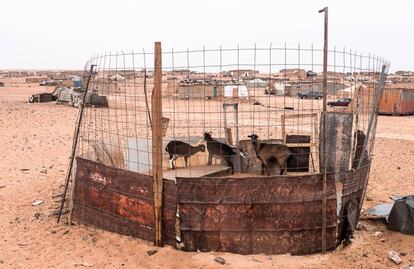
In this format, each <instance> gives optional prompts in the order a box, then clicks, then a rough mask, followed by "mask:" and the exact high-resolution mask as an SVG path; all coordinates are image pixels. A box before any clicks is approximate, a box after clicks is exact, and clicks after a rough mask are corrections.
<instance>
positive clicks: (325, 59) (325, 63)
mask: <svg viewBox="0 0 414 269" xmlns="http://www.w3.org/2000/svg"><path fill="white" fill-rule="evenodd" d="M322 12H325V27H324V44H323V85H322V86H323V125H322V134H323V140H322V150H323V151H322V152H323V159H322V173H323V179H322V196H323V197H322V253H325V252H326V192H327V191H326V185H327V175H326V172H327V171H326V169H327V163H328V151H327V148H326V141H327V140H328V132H327V125H328V115H327V112H326V99H327V94H328V93H327V88H328V87H327V86H328V84H327V71H328V7H325V8H324V9H321V10H319V13H322Z"/></svg>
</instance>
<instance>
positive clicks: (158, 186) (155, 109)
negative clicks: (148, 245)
mask: <svg viewBox="0 0 414 269" xmlns="http://www.w3.org/2000/svg"><path fill="white" fill-rule="evenodd" d="M154 50H155V54H154V90H153V92H152V98H151V106H152V178H153V191H154V215H155V241H154V244H155V245H156V246H162V245H163V244H162V187H163V186H162V126H161V117H162V99H161V92H162V62H161V59H162V53H161V42H155V46H154Z"/></svg>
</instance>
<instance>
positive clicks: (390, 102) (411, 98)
mask: <svg viewBox="0 0 414 269" xmlns="http://www.w3.org/2000/svg"><path fill="white" fill-rule="evenodd" d="M379 114H382V115H412V114H414V88H388V89H384V93H383V94H382V97H381V102H380V106H379Z"/></svg>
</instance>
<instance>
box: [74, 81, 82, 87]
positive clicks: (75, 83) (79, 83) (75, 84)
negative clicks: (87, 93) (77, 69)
mask: <svg viewBox="0 0 414 269" xmlns="http://www.w3.org/2000/svg"><path fill="white" fill-rule="evenodd" d="M73 87H75V88H81V87H82V81H81V80H74V81H73Z"/></svg>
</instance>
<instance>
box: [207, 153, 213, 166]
mask: <svg viewBox="0 0 414 269" xmlns="http://www.w3.org/2000/svg"><path fill="white" fill-rule="evenodd" d="M212 162H213V156H211V155H210V153H209V154H208V161H207V165H211V163H212Z"/></svg>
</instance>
